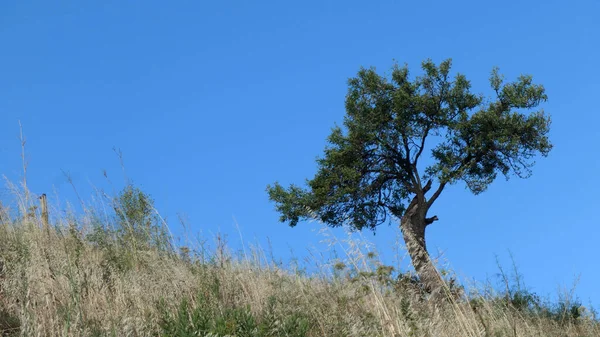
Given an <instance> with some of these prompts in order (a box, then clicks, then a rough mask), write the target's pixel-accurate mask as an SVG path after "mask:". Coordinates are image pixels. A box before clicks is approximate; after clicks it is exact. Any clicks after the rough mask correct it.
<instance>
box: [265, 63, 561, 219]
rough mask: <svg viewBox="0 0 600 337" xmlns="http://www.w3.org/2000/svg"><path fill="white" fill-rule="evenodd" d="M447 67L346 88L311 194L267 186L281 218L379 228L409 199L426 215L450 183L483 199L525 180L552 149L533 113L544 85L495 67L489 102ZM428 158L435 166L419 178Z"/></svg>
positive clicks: (368, 74)
mask: <svg viewBox="0 0 600 337" xmlns="http://www.w3.org/2000/svg"><path fill="white" fill-rule="evenodd" d="M451 64H452V62H451V60H450V59H448V60H445V61H443V62H441V63H440V64H439V65H436V64H434V63H433V62H432V61H431V60H427V61H424V62H423V63H422V70H423V73H422V74H421V75H419V76H416V77H415V78H412V77H411V74H410V73H409V70H408V67H407V66H402V67H401V66H398V65H395V66H394V67H393V68H392V72H391V77H385V76H381V75H379V74H377V72H376V71H375V69H374V68H369V69H366V68H361V69H360V71H359V72H358V74H357V76H356V77H353V78H351V79H349V81H348V93H347V95H346V104H345V106H346V115H345V118H344V122H343V127H340V126H335V127H334V128H333V129H332V132H331V134H330V135H329V137H328V139H327V143H328V145H327V146H326V148H325V151H324V156H322V157H321V158H319V159H318V160H317V164H318V171H317V173H316V175H315V176H314V178H312V179H310V180H307V186H306V187H300V186H296V185H291V186H290V187H289V188H284V187H283V186H281V185H280V184H279V183H275V184H274V185H273V186H268V187H267V191H268V193H269V196H270V199H271V200H272V201H274V202H275V203H276V209H277V211H278V212H279V213H280V215H281V217H280V220H281V221H282V222H287V223H289V224H290V225H291V226H295V225H296V224H297V223H298V222H299V221H301V220H305V219H318V220H320V221H322V222H324V223H326V224H328V225H330V226H340V225H343V224H347V225H349V226H350V228H353V229H356V230H361V229H363V228H369V229H375V228H376V227H377V226H378V225H380V224H382V223H385V222H386V221H387V220H389V215H390V214H391V215H394V216H396V217H398V218H401V217H402V216H403V214H404V212H405V210H406V207H407V201H410V200H411V198H412V197H416V198H418V199H419V202H420V203H422V204H423V205H424V210H423V215H425V214H426V212H427V209H429V207H431V205H432V204H433V203H434V202H435V200H436V199H437V198H438V197H439V195H440V194H441V193H442V191H443V189H444V188H445V187H446V186H447V185H452V184H455V183H457V182H459V181H463V182H464V183H465V184H466V186H467V188H468V189H469V190H470V191H471V192H473V193H474V194H479V193H481V192H483V191H485V190H486V189H487V187H488V186H489V185H490V184H491V183H492V182H493V181H494V180H495V179H496V177H497V176H498V174H499V173H501V174H502V175H504V176H506V177H507V178H508V177H509V176H511V175H516V176H518V177H521V178H526V177H528V176H529V175H530V174H531V167H532V166H533V164H534V163H535V161H534V159H535V156H537V155H542V156H547V155H548V153H549V152H550V150H551V149H552V145H551V143H550V141H549V139H548V132H549V127H550V117H549V116H547V115H546V114H545V113H544V111H543V110H542V109H538V110H535V108H537V107H538V106H539V104H540V103H541V102H544V101H546V100H547V96H546V94H545V90H544V87H543V86H542V85H537V84H534V83H533V81H532V77H531V76H529V75H522V76H520V77H518V78H517V79H516V81H513V82H505V81H504V78H503V76H502V75H500V73H499V71H498V69H497V68H494V69H493V71H492V72H491V76H490V78H489V80H490V85H491V88H492V89H493V91H494V92H495V94H494V95H493V97H490V98H486V97H484V95H481V94H475V93H473V92H472V91H471V83H470V81H469V80H467V78H466V77H465V76H464V75H462V74H460V73H458V74H456V75H454V76H453V77H451V75H450V70H451ZM427 151H430V156H431V157H430V159H431V160H430V162H431V163H429V164H428V166H426V167H425V168H424V169H423V170H421V171H420V170H419V166H418V163H419V161H420V160H421V159H422V156H423V154H424V153H426V152H427ZM433 182H437V187H436V189H435V190H434V193H433V194H432V195H431V196H430V197H429V198H428V199H425V193H426V192H427V191H428V190H430V188H431V186H432V183H433Z"/></svg>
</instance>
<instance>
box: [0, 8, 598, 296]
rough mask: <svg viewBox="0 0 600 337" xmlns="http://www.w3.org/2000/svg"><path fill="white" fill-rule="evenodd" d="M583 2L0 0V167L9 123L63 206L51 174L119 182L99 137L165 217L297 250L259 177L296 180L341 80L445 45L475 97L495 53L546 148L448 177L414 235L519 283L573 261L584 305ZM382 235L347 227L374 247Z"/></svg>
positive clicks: (278, 249) (591, 132)
mask: <svg viewBox="0 0 600 337" xmlns="http://www.w3.org/2000/svg"><path fill="white" fill-rule="evenodd" d="M599 15H600V2H598V1H573V2H565V1H512V0H511V1H495V2H489V1H370V2H366V1H360V2H359V1H335V2H334V1H295V2H292V1H169V2H166V1H85V2H83V1H58V2H53V1H2V2H1V3H0V46H1V53H0V116H1V122H0V157H1V158H2V160H1V161H0V173H2V174H5V175H6V176H7V177H8V178H9V179H11V180H13V181H15V180H18V179H20V177H21V176H22V171H21V162H20V160H21V159H20V150H21V149H20V145H19V140H18V135H19V125H18V121H19V120H20V121H21V123H22V125H23V128H24V132H25V136H26V138H27V151H28V163H29V167H28V169H29V171H28V179H29V187H30V189H31V190H32V191H33V192H35V193H43V192H46V193H48V194H50V195H51V201H52V202H58V200H57V197H56V196H55V195H57V196H58V199H60V200H61V203H63V204H64V202H65V200H69V201H70V202H72V203H74V204H76V203H77V199H76V197H75V195H74V192H73V188H72V187H71V186H70V185H69V183H68V181H67V179H66V177H65V174H64V173H63V171H64V172H68V174H70V176H71V177H72V179H73V183H74V185H75V187H76V188H77V191H78V193H79V194H80V195H81V196H82V197H83V199H86V200H87V199H90V198H91V195H92V192H93V188H92V186H96V187H100V188H103V189H106V190H107V192H109V193H110V192H113V191H118V190H119V188H121V187H122V186H123V184H124V178H123V172H122V170H121V167H120V164H119V160H118V158H117V156H116V155H115V153H114V152H113V150H112V149H113V147H116V148H118V149H120V150H121V151H122V153H123V159H124V164H125V174H126V176H127V177H129V178H130V179H132V180H133V181H134V183H135V184H137V185H138V186H141V187H142V188H143V189H144V190H145V191H147V192H148V193H150V194H151V195H152V196H153V197H154V199H155V200H156V205H157V208H158V209H159V210H160V211H161V213H162V215H163V216H165V217H167V219H168V221H169V223H170V224H171V226H172V227H173V231H174V232H176V233H179V234H180V233H182V232H183V231H182V230H181V229H180V225H179V223H178V221H177V216H178V214H183V215H184V216H185V218H186V219H187V224H188V227H189V228H188V231H189V232H191V233H192V234H193V233H199V232H201V233H203V235H204V236H205V237H210V235H212V234H214V233H216V232H218V231H221V232H224V233H227V234H228V235H229V238H230V242H231V244H232V245H233V246H234V247H239V246H240V242H239V241H240V239H239V235H238V232H237V230H236V228H235V221H237V223H238V224H239V226H240V229H241V232H242V234H243V235H244V240H245V241H257V242H261V243H262V244H264V243H265V242H266V241H265V240H266V238H267V237H268V238H270V240H271V244H272V246H273V251H274V254H275V255H276V256H278V257H281V258H283V259H287V258H289V256H290V250H293V251H294V254H295V255H296V256H298V257H303V256H306V255H307V254H308V253H307V248H309V247H311V246H318V244H319V241H320V240H322V239H323V237H321V236H319V235H317V234H316V233H315V232H314V229H315V228H318V225H316V224H307V223H303V224H300V225H299V226H298V227H296V228H289V227H287V226H286V225H285V224H281V223H279V222H278V214H276V212H275V211H274V205H273V204H272V203H270V202H269V201H268V197H267V194H266V192H265V187H266V185H267V184H270V183H273V182H275V181H279V182H281V183H282V184H284V185H288V184H290V183H295V184H302V183H303V182H304V179H305V178H310V177H312V175H313V174H314V173H315V171H316V164H315V158H316V157H317V156H319V155H321V154H322V150H323V148H324V145H325V138H326V136H327V135H328V134H329V132H330V129H331V127H332V126H334V124H335V123H341V121H342V119H343V116H344V113H345V111H344V98H345V94H346V90H347V80H348V78H350V77H352V76H354V75H355V74H356V72H357V71H358V70H359V68H360V67H361V66H364V67H369V66H375V67H376V68H377V70H378V71H379V72H380V73H384V72H386V71H389V69H390V67H391V66H392V65H393V62H394V60H396V61H397V62H399V63H400V64H404V63H407V64H408V65H409V67H410V69H411V71H412V73H413V74H418V73H419V70H420V68H419V67H420V62H421V61H423V60H425V59H426V58H431V59H432V60H433V61H435V62H436V63H439V62H440V61H442V60H444V59H446V58H452V59H453V70H454V72H457V71H458V72H461V73H463V74H465V75H466V76H467V77H468V78H469V79H470V80H471V81H472V84H473V91H475V92H480V93H485V94H489V93H490V89H489V84H488V78H489V74H490V71H491V69H492V67H493V66H498V67H500V70H501V72H502V73H504V74H505V75H506V78H507V79H508V80H512V79H515V78H516V76H518V75H519V74H521V73H527V74H532V75H533V76H534V81H535V82H536V83H541V84H543V85H544V86H545V87H546V89H547V94H548V96H549V101H548V102H547V103H545V104H543V108H544V109H545V111H547V112H548V113H549V114H550V115H551V116H552V120H553V124H552V130H551V134H550V136H551V140H552V141H553V143H554V145H555V148H554V149H553V151H552V152H551V154H550V156H549V157H548V158H541V159H540V160H538V162H537V165H536V166H535V167H534V174H533V176H532V177H531V178H529V179H527V180H520V179H518V178H513V179H511V180H509V181H508V182H507V181H506V180H505V179H503V178H502V177H499V178H498V179H497V180H496V182H494V183H493V184H492V185H491V186H490V188H489V190H488V191H487V192H485V193H483V194H481V195H479V196H473V195H471V194H470V192H469V191H468V190H466V189H465V186H464V184H457V185H454V186H452V187H451V188H447V189H446V190H445V191H444V193H443V194H442V196H441V197H440V199H438V201H437V203H436V205H435V207H434V209H433V210H432V212H431V214H436V215H438V217H439V218H440V221H438V222H436V223H435V224H434V225H432V226H431V227H430V228H428V232H427V239H428V247H429V248H430V251H431V252H432V253H433V255H434V256H436V255H437V253H438V251H439V252H443V257H444V258H445V259H447V260H448V261H449V263H450V266H451V267H452V268H453V269H455V270H456V271H457V272H458V273H459V275H461V276H462V277H464V278H466V279H468V280H471V279H473V280H478V281H485V280H486V278H491V279H492V280H493V279H494V274H495V273H497V272H498V269H497V267H496V262H495V255H496V254H497V255H498V256H499V258H500V260H501V262H502V263H503V265H504V266H505V267H507V268H508V267H509V266H510V260H509V258H508V256H509V255H508V251H511V252H512V254H513V255H514V258H515V261H516V262H517V265H518V267H519V268H520V272H521V273H522V274H523V275H524V278H525V282H526V284H527V285H529V286H530V287H531V288H532V290H534V291H536V292H538V293H539V294H541V295H548V294H553V293H556V289H557V287H559V286H564V287H567V288H568V287H570V286H571V285H572V284H573V281H574V280H575V279H576V277H577V276H579V275H580V276H581V277H580V281H579V283H578V287H577V294H578V295H579V297H580V298H581V300H582V301H583V302H584V304H588V301H591V302H592V303H593V304H596V305H600V290H599V289H600V288H599V285H600V268H599V262H598V259H599V256H600V249H599V239H600V220H598V216H597V214H596V213H597V212H598V211H599V210H600V197H599V196H598V190H599V189H600V174H599V173H600V159H599V155H600V150H599V146H600V131H599V129H598V126H599V125H600V111H599V110H598V104H597V97H598V93H599V92H600V84H599V81H598V78H600V67H599V63H598V60H600V20H598V17H599ZM103 170H107V173H108V177H109V179H110V181H111V182H112V183H111V184H108V183H107V180H106V179H105V178H104V177H103V173H102V172H103ZM1 195H2V199H7V198H10V196H9V195H8V194H7V192H6V190H4V192H2V194H1ZM63 206H64V205H63ZM234 218H235V221H234ZM336 233H338V234H339V233H341V232H336ZM397 234H398V230H397V226H396V225H395V224H394V225H393V226H382V227H381V228H379V229H378V231H377V234H376V235H375V236H373V235H372V234H371V233H370V232H365V233H364V235H365V237H366V238H368V239H369V240H372V241H373V242H375V243H376V245H377V248H378V249H379V251H380V252H381V253H382V255H383V257H384V259H387V260H388V261H389V260H391V259H392V257H393V254H394V253H393V246H394V242H395V240H396V236H397Z"/></svg>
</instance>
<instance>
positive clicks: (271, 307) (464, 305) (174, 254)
mask: <svg viewBox="0 0 600 337" xmlns="http://www.w3.org/2000/svg"><path fill="white" fill-rule="evenodd" d="M11 186H12V185H11ZM12 188H13V189H14V190H16V189H15V188H14V186H12ZM15 196H16V198H15V200H16V202H15V205H16V206H15V209H14V210H13V211H11V210H10V209H8V208H6V207H3V208H1V210H0V213H1V214H0V261H1V262H2V264H1V267H2V269H1V282H0V287H1V288H0V316H1V317H0V328H2V329H3V331H4V334H5V335H15V336H17V335H21V336H105V335H106V336H162V335H165V336H167V335H178V336H210V335H212V336H225V335H237V336H440V337H441V336H449V337H450V336H451V337H455V336H561V337H562V336H600V325H599V324H598V323H597V321H596V320H594V319H593V318H592V317H591V316H589V315H582V316H580V317H577V318H576V319H568V320H565V319H562V320H561V319H557V316H556V315H554V316H552V315H545V314H542V313H541V311H538V312H537V313H534V312H531V311H527V310H519V308H516V307H515V306H514V305H512V304H510V302H506V301H503V300H502V299H503V298H502V296H500V295H494V294H491V293H490V292H489V291H488V290H487V289H486V290H485V291H484V290H477V289H470V290H468V291H467V292H466V293H467V294H468V295H469V296H463V297H462V298H459V299H457V300H454V301H452V302H451V303H449V304H447V305H443V306H433V305H432V304H430V303H428V302H427V301H425V300H423V299H422V298H421V296H420V294H419V291H418V288H417V287H416V286H414V285H413V284H412V283H411V282H409V281H407V279H406V278H403V279H399V278H398V277H396V276H392V274H391V273H390V272H391V268H386V266H383V265H381V264H380V263H379V262H378V261H377V258H376V254H370V253H363V251H364V249H363V248H365V247H366V246H364V244H365V243H364V242H360V241H357V240H350V241H348V242H346V246H345V247H346V250H345V254H346V255H345V256H344V258H343V259H341V260H334V261H325V262H320V263H321V264H320V265H319V266H318V267H319V268H321V270H322V271H323V272H316V273H313V274H308V273H305V272H302V271H301V270H300V269H299V268H295V267H282V266H281V265H279V264H276V263H273V260H272V259H270V258H267V257H266V254H265V253H264V251H262V250H261V249H258V248H249V249H248V251H247V252H246V253H244V254H239V255H241V256H239V255H235V254H232V253H231V252H230V251H229V249H228V248H227V245H226V244H225V243H224V242H223V240H222V239H221V238H220V237H218V238H216V239H215V244H214V245H215V248H213V249H211V250H208V251H207V250H206V249H205V247H204V245H203V244H201V243H200V242H196V244H195V245H193V246H192V247H189V246H188V247H185V248H183V247H182V248H179V249H178V250H177V251H176V250H175V249H162V250H161V249H157V248H156V247H154V246H149V245H145V244H143V243H132V242H123V241H122V240H119V238H118V234H116V232H114V231H112V230H111V228H114V227H115V226H117V225H116V223H115V220H114V217H111V216H107V215H102V216H99V215H98V214H100V213H99V212H94V211H91V210H88V211H86V212H84V213H85V214H82V215H73V214H71V215H67V216H63V217H53V219H52V223H53V228H51V230H50V231H46V230H44V229H42V225H41V220H40V218H39V216H38V215H39V214H38V213H39V212H36V211H35V209H32V206H33V204H35V203H34V202H33V201H32V200H36V199H35V198H33V196H32V195H31V194H30V193H18V194H16V195H15ZM109 208H110V207H109ZM54 214H60V213H59V212H57V211H55V212H54ZM100 228H105V229H104V230H99V229H100ZM94 229H95V230H96V231H95V232H94ZM91 233H96V235H97V237H96V239H94V240H92V239H90V236H89V235H90V234H91ZM98 236H100V237H101V240H99V239H98ZM99 242H100V243H99ZM368 250H369V251H370V252H371V251H373V250H372V248H371V247H368ZM467 297H468V299H469V300H467Z"/></svg>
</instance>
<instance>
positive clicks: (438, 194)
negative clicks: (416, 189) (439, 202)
mask: <svg viewBox="0 0 600 337" xmlns="http://www.w3.org/2000/svg"><path fill="white" fill-rule="evenodd" d="M430 181H431V180H430ZM444 187H446V183H445V182H443V183H441V184H440V186H439V187H438V189H437V190H436V191H435V193H433V195H432V196H431V198H430V199H429V201H427V209H429V208H430V207H431V205H433V203H434V202H435V200H436V199H437V198H438V197H439V196H440V194H441V193H442V191H443V190H444Z"/></svg>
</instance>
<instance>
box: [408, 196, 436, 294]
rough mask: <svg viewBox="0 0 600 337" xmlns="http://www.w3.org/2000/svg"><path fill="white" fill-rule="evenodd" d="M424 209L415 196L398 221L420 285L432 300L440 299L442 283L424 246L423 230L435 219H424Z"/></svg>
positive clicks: (423, 205) (425, 212)
mask: <svg viewBox="0 0 600 337" xmlns="http://www.w3.org/2000/svg"><path fill="white" fill-rule="evenodd" d="M425 192H426V191H425ZM420 204H421V205H420ZM426 207H427V206H426V204H424V203H423V202H422V203H419V202H418V198H417V197H416V196H415V198H414V199H413V201H412V202H411V203H410V205H409V206H408V208H407V209H406V212H405V213H404V215H403V216H402V219H401V220H400V230H401V231H402V236H403V237H404V242H405V243H406V248H407V250H408V254H409V255H410V258H411V261H412V264H413V267H414V268H415V271H416V272H417V275H418V276H419V279H420V281H421V284H422V285H423V286H424V288H425V290H426V291H427V292H429V293H430V294H431V295H432V298H440V296H441V295H442V294H443V287H444V281H443V279H442V277H441V276H440V274H439V273H438V271H437V269H436V268H435V266H434V264H433V261H432V260H431V258H430V257H429V253H428V252H427V246H426V244H425V228H426V227H427V225H429V224H431V223H432V222H433V221H435V220H437V217H435V216H434V217H432V218H426V214H427V210H426V209H424V208H426Z"/></svg>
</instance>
